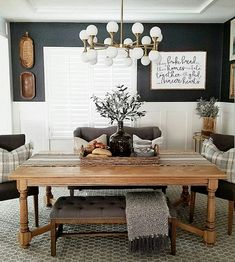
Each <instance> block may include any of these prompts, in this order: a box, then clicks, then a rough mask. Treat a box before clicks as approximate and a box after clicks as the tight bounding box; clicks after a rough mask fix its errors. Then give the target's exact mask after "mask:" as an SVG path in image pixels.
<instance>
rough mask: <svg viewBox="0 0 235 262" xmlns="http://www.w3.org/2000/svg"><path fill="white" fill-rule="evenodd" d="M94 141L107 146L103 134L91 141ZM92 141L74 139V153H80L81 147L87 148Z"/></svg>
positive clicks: (105, 137)
mask: <svg viewBox="0 0 235 262" xmlns="http://www.w3.org/2000/svg"><path fill="white" fill-rule="evenodd" d="M94 140H96V141H97V142H98V143H103V144H104V145H107V135H106V134H103V135H101V136H99V137H97V138H96V139H93V140H92V141H94ZM92 141H89V142H88V141H86V140H84V139H82V138H81V137H74V152H75V153H80V150H81V147H82V146H84V147H85V146H87V145H88V144H89V143H92Z"/></svg>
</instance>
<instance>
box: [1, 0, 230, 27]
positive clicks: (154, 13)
mask: <svg viewBox="0 0 235 262" xmlns="http://www.w3.org/2000/svg"><path fill="white" fill-rule="evenodd" d="M120 8H121V0H95V1H94V0H0V17H2V18H5V19H7V20H8V21H17V22H23V21H24V22H39V21H42V22H92V21H93V22H107V21H110V20H116V21H119V20H120ZM234 16H235V0H124V21H126V22H135V21H140V22H163V23H167V22H169V23H177V22H178V23H190V22H192V23H223V22H226V21H227V20H229V19H231V18H232V17H234Z"/></svg>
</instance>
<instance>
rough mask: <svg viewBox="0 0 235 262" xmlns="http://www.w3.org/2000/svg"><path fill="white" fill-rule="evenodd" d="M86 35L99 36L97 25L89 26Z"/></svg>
mask: <svg viewBox="0 0 235 262" xmlns="http://www.w3.org/2000/svg"><path fill="white" fill-rule="evenodd" d="M86 33H87V34H88V35H94V36H95V35H97V34H98V29H97V27H96V26H95V25H88V27H87V28H86Z"/></svg>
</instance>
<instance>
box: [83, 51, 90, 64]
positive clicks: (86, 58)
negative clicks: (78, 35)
mask: <svg viewBox="0 0 235 262" xmlns="http://www.w3.org/2000/svg"><path fill="white" fill-rule="evenodd" d="M81 59H82V62H84V63H87V62H88V61H89V58H88V56H87V52H82V54H81Z"/></svg>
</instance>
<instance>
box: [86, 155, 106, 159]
mask: <svg viewBox="0 0 235 262" xmlns="http://www.w3.org/2000/svg"><path fill="white" fill-rule="evenodd" d="M86 157H88V158H92V157H99V158H106V157H108V156H107V155H95V154H88V155H87V156H86Z"/></svg>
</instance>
